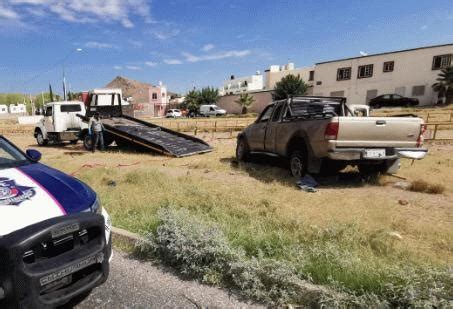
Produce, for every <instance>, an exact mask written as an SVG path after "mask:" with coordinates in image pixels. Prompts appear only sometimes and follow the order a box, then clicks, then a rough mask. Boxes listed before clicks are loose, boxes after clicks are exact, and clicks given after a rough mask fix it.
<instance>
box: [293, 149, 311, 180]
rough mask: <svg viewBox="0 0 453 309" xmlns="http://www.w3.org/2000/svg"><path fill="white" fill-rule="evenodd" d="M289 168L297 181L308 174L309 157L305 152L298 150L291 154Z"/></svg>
mask: <svg viewBox="0 0 453 309" xmlns="http://www.w3.org/2000/svg"><path fill="white" fill-rule="evenodd" d="M289 168H290V170H291V175H293V177H295V178H297V179H299V178H302V177H303V176H304V175H305V173H306V172H307V156H306V152H305V151H304V150H302V149H297V150H294V151H292V152H291V155H290V156H289Z"/></svg>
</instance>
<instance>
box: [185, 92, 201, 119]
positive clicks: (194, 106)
mask: <svg viewBox="0 0 453 309" xmlns="http://www.w3.org/2000/svg"><path fill="white" fill-rule="evenodd" d="M181 105H182V106H183V107H185V108H187V109H188V110H189V112H192V113H198V109H199V108H200V105H201V101H200V91H198V90H195V89H194V90H190V91H189V92H188V93H187V94H186V99H185V101H184V104H181Z"/></svg>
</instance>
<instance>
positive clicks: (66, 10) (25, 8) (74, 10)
mask: <svg viewBox="0 0 453 309" xmlns="http://www.w3.org/2000/svg"><path fill="white" fill-rule="evenodd" d="M3 2H4V4H1V5H0V17H7V16H9V18H11V17H15V16H16V18H20V19H21V20H24V21H26V20H27V17H28V15H33V14H30V13H29V12H30V9H36V10H41V12H47V14H46V16H45V17H51V16H57V17H58V18H60V19H61V20H64V21H67V22H74V23H102V22H106V23H108V22H117V23H120V24H121V25H123V27H125V28H132V27H134V23H133V22H132V20H137V17H141V19H142V20H143V21H144V22H146V23H150V22H152V20H151V13H150V6H149V1H147V0H121V1H120V0H3ZM18 12H21V13H22V14H21V15H20V14H19V13H18ZM25 12H28V15H27V14H24V13H25ZM18 15H20V16H18ZM34 16H35V17H39V16H37V15H36V14H35V15H34Z"/></svg>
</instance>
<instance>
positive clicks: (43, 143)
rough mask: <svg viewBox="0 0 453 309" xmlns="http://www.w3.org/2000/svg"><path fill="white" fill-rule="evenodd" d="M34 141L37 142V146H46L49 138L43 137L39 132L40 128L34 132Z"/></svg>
mask: <svg viewBox="0 0 453 309" xmlns="http://www.w3.org/2000/svg"><path fill="white" fill-rule="evenodd" d="M36 142H37V143H38V145H39V146H46V145H47V144H48V143H49V140H48V139H45V138H44V135H43V134H42V132H41V130H39V131H38V132H37V133H36Z"/></svg>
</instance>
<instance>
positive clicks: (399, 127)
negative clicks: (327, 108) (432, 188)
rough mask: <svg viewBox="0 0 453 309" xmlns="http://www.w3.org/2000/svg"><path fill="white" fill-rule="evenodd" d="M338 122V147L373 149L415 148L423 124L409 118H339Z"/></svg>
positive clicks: (418, 120)
mask: <svg viewBox="0 0 453 309" xmlns="http://www.w3.org/2000/svg"><path fill="white" fill-rule="evenodd" d="M332 120H333V121H335V118H334V119H332ZM338 122H339V131H338V136H337V140H336V142H335V144H336V147H371V148H374V147H395V148H415V147H417V140H418V138H419V136H420V131H421V125H422V124H423V120H422V119H420V118H409V117H404V118H400V117H338Z"/></svg>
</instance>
